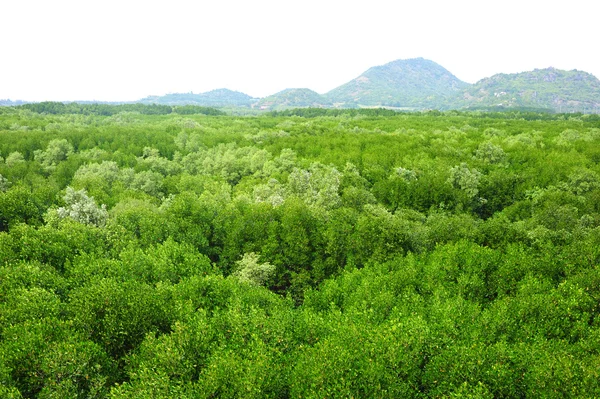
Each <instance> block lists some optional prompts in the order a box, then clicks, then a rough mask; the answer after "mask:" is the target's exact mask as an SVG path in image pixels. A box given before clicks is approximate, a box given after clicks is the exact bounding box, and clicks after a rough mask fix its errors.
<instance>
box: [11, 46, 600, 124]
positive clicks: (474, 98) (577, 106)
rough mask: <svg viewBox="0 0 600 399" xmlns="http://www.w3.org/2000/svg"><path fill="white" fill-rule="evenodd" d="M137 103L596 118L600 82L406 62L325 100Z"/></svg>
mask: <svg viewBox="0 0 600 399" xmlns="http://www.w3.org/2000/svg"><path fill="white" fill-rule="evenodd" d="M85 102H86V103H87V101H85ZM136 102H137V103H142V104H159V105H199V106H207V107H217V108H247V109H254V110H257V111H258V110H267V111H272V110H283V109H290V108H304V107H316V108H362V107H369V108H370V107H385V108H392V109H399V110H428V109H437V110H450V109H457V110H477V109H483V110H486V109H492V110H498V109H535V110H545V111H550V112H583V113H600V80H598V78H596V77H595V76H594V75H592V74H590V73H588V72H585V71H579V70H576V69H574V70H570V71H566V70H561V69H557V68H553V67H548V68H543V69H534V70H533V71H525V72H519V73H509V74H506V73H498V74H495V75H493V76H490V77H486V78H483V79H481V80H479V81H477V82H476V83H474V84H470V83H467V82H464V81H462V80H460V79H459V78H457V77H456V76H454V75H453V74H452V73H451V72H450V71H448V70H447V69H445V68H444V67H443V66H441V65H439V64H437V63H435V62H434V61H431V60H428V59H424V58H410V59H399V60H394V61H391V62H388V63H386V64H383V65H378V66H373V67H371V68H369V69H367V70H366V71H364V72H363V73H361V74H360V75H358V76H357V77H356V78H354V79H352V80H350V81H349V82H346V83H344V84H342V85H340V86H338V87H336V88H334V89H332V90H330V91H328V92H326V93H323V94H319V93H317V92H315V91H313V90H311V89H308V88H288V89H284V90H281V91H279V92H277V93H275V94H272V95H269V96H266V97H263V98H255V97H252V96H250V95H248V94H245V93H242V92H239V91H234V90H230V89H226V88H221V89H215V90H211V91H208V92H204V93H193V92H189V93H169V94H165V95H163V96H148V97H144V98H142V99H140V100H138V101H133V102H123V103H136ZM24 103H27V102H26V101H21V100H18V101H11V100H1V101H0V106H1V105H7V106H10V105H19V104H24Z"/></svg>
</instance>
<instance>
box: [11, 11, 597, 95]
mask: <svg viewBox="0 0 600 399" xmlns="http://www.w3.org/2000/svg"><path fill="white" fill-rule="evenodd" d="M0 15H2V18H1V19H0V20H1V21H2V22H1V23H0V35H1V36H0V49H1V50H0V54H1V56H0V99H5V98H10V99H12V100H16V99H21V100H29V101H43V100H60V101H69V100H101V101H109V100H113V101H119V100H121V101H124V100H137V99H140V98H142V97H145V96H147V95H163V94H166V93H176V92H190V91H193V92H194V93H199V92H204V91H208V90H212V89H217V88H222V87H226V88H229V89H232V90H239V91H242V92H244V93H247V94H249V95H251V96H255V97H263V96H266V95H269V94H273V93H275V92H278V91H280V90H283V89H285V88H290V87H307V88H310V89H313V90H315V91H317V92H319V93H325V92H327V91H329V90H331V89H333V88H335V87H337V86H339V85H341V84H343V83H345V82H347V81H349V80H351V79H353V78H355V77H357V76H358V75H360V74H361V73H362V72H364V71H365V70H367V69H368V68H369V67H371V66H375V65H382V64H385V63H387V62H390V61H393V60H396V59H405V58H414V57H424V58H427V59H430V60H433V61H435V62H437V63H438V64H440V65H442V66H443V67H445V68H446V69H448V70H449V71H450V72H452V73H453V74H454V75H456V76H457V77H458V78H460V79H462V80H464V81H467V82H470V83H474V82H476V81H477V80H479V79H482V78H484V77H488V76H491V75H493V74H496V73H501V72H503V73H514V72H522V71H527V70H532V69H534V68H546V67H549V66H553V67H555V68H560V69H568V70H570V69H579V70H583V71H587V72H590V73H592V74H594V75H595V76H596V77H600V51H599V50H598V49H599V48H600V46H599V45H598V43H597V42H598V39H599V38H600V33H599V30H598V16H599V15H600V1H597V0H570V1H564V0H552V1H549V0H546V1H538V0H502V1H486V0H479V1H475V0H473V1H470V0H429V1H428V0H413V1H411V2H408V1H402V0H399V1H391V0H390V1H382V0H369V1H363V2H357V1H353V0H346V1H338V0H303V1H295V0H294V1H291V0H287V1H286V0H277V1H271V0H213V1H207V0H197V1H191V0H169V1H168V2H167V1H165V0H163V1H161V2H158V1H153V0H145V1H141V0H102V1H97V0H0Z"/></svg>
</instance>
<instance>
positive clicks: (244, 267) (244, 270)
mask: <svg viewBox="0 0 600 399" xmlns="http://www.w3.org/2000/svg"><path fill="white" fill-rule="evenodd" d="M258 259H259V256H258V255H257V254H255V253H254V252H250V253H246V254H244V256H243V257H242V259H240V260H238V261H237V262H235V263H236V266H237V270H236V271H235V272H233V275H234V276H235V277H236V278H237V279H238V280H240V281H241V282H244V283H249V284H252V285H265V284H266V283H267V281H268V280H269V278H270V277H271V276H272V275H273V273H275V266H274V265H272V264H270V263H269V262H265V263H258Z"/></svg>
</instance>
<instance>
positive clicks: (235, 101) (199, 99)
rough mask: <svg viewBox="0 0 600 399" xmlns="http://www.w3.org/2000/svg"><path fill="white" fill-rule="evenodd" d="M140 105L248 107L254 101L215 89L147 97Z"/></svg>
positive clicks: (237, 92)
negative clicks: (203, 91) (204, 91)
mask: <svg viewBox="0 0 600 399" xmlns="http://www.w3.org/2000/svg"><path fill="white" fill-rule="evenodd" d="M139 102H140V103H142V104H165V105H201V106H205V107H250V106H251V105H252V104H253V103H255V102H256V99H255V98H253V97H251V96H249V95H247V94H244V93H241V92H239V91H233V90H229V89H216V90H211V91H208V92H206V93H198V94H194V93H171V94H165V95H164V96H149V97H146V98H143V99H141V100H140V101H139Z"/></svg>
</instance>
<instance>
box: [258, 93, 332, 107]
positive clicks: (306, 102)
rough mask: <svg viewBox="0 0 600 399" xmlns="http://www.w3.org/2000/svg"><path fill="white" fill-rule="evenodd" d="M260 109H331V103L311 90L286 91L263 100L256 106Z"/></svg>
mask: <svg viewBox="0 0 600 399" xmlns="http://www.w3.org/2000/svg"><path fill="white" fill-rule="evenodd" d="M256 105H257V106H258V107H259V108H260V109H268V110H281V109H286V108H304V107H313V108H323V107H330V106H331V101H329V100H328V99H327V98H326V97H325V96H322V95H320V94H319V93H317V92H315V91H312V90H310V89H285V90H282V91H280V92H279V93H275V94H273V95H270V96H268V97H265V98H263V99H261V100H260V101H259V102H258V103H257V104H256Z"/></svg>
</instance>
